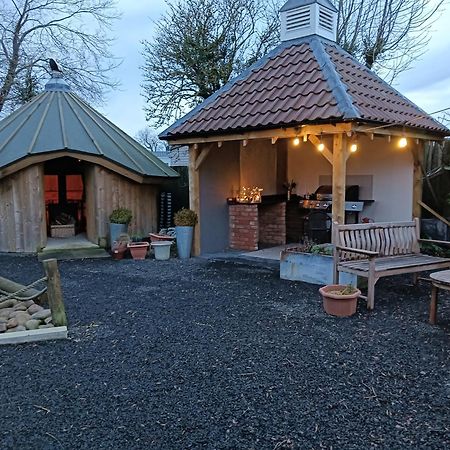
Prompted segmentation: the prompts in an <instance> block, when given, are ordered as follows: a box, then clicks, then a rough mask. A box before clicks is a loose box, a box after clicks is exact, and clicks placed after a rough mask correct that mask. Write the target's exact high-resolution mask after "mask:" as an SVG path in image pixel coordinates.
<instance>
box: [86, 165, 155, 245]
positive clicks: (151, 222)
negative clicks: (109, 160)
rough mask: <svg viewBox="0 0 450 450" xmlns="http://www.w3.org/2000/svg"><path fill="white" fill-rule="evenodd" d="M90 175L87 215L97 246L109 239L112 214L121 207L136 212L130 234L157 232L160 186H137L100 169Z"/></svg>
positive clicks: (88, 178) (89, 228)
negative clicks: (102, 240)
mask: <svg viewBox="0 0 450 450" xmlns="http://www.w3.org/2000/svg"><path fill="white" fill-rule="evenodd" d="M87 172H88V173H87V174H86V193H87V195H86V202H87V204H86V207H87V210H86V212H87V215H88V224H87V226H88V237H89V239H90V240H92V241H93V242H95V243H97V242H98V240H99V238H105V237H107V236H108V229H109V228H108V223H109V215H110V214H111V212H112V211H113V210H114V209H116V208H119V207H122V208H129V209H131V211H132V213H133V220H132V223H131V224H130V228H129V233H130V234H141V235H142V236H145V235H147V234H148V233H150V232H156V231H157V214H158V213H157V194H158V191H159V190H158V187H157V186H154V185H147V184H142V185H141V184H139V183H135V182H134V181H131V180H129V179H128V178H125V177H123V176H121V175H118V174H115V173H113V172H111V171H109V170H107V169H105V168H103V167H100V166H93V167H92V168H90V169H89V170H88V171H87ZM92 187H93V188H92ZM89 216H91V217H90V218H89ZM92 217H95V220H93V219H92ZM94 230H95V231H94Z"/></svg>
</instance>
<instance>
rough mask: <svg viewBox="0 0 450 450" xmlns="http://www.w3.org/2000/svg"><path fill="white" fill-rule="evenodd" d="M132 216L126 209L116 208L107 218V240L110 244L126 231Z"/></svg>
mask: <svg viewBox="0 0 450 450" xmlns="http://www.w3.org/2000/svg"><path fill="white" fill-rule="evenodd" d="M132 217H133V215H132V213H131V211H130V210H129V209H127V208H117V209H115V210H114V211H113V212H112V213H111V214H110V216H109V239H110V242H111V246H112V243H113V242H114V241H116V240H117V237H118V236H120V235H121V234H124V233H126V232H127V231H128V224H129V223H130V222H131V219H132Z"/></svg>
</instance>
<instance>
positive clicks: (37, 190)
mask: <svg viewBox="0 0 450 450" xmlns="http://www.w3.org/2000/svg"><path fill="white" fill-rule="evenodd" d="M43 180H44V166H43V165H42V164H37V165H34V166H30V167H27V168H26V169H23V170H21V171H19V172H16V173H14V174H13V175H10V176H8V177H5V178H3V179H1V180H0V251H2V252H29V253H31V252H36V251H37V250H38V249H40V248H42V247H45V245H46V243H47V233H46V225H45V217H44V214H45V201H44V181H43Z"/></svg>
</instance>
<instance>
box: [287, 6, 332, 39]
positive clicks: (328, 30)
mask: <svg viewBox="0 0 450 450" xmlns="http://www.w3.org/2000/svg"><path fill="white" fill-rule="evenodd" d="M337 13H338V11H337V9H336V8H335V7H334V5H333V4H332V3H331V2H330V1H329V0H288V2H287V3H285V5H284V6H283V7H282V8H281V9H280V21H281V40H282V41H290V40H291V39H297V38H301V37H304V36H311V35H314V34H315V35H318V36H322V37H324V38H326V39H330V40H331V41H336V27H337Z"/></svg>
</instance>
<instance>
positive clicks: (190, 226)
mask: <svg viewBox="0 0 450 450" xmlns="http://www.w3.org/2000/svg"><path fill="white" fill-rule="evenodd" d="M197 221H198V216H197V213H196V212H195V211H192V210H191V209H186V208H182V209H180V210H179V211H177V212H176V213H175V215H174V222H175V230H176V238H177V250H178V256H179V257H180V258H182V259H187V258H190V256H191V248H192V239H193V236H194V226H195V225H196V223H197Z"/></svg>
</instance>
